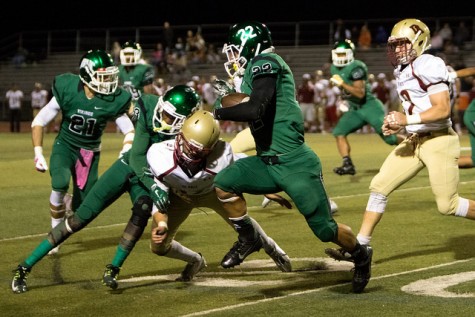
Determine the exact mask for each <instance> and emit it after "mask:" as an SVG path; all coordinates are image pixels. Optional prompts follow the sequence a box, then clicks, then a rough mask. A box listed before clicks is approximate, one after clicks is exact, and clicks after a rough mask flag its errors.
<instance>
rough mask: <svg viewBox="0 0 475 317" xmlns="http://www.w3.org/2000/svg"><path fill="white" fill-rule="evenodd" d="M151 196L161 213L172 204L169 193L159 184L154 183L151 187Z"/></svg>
mask: <svg viewBox="0 0 475 317" xmlns="http://www.w3.org/2000/svg"><path fill="white" fill-rule="evenodd" d="M150 197H151V198H152V200H153V203H154V204H155V206H157V208H158V210H159V211H160V212H161V213H166V212H167V210H168V206H170V200H169V199H168V193H167V192H166V191H164V190H163V189H161V188H160V187H159V186H158V185H157V184H153V185H152V187H151V188H150Z"/></svg>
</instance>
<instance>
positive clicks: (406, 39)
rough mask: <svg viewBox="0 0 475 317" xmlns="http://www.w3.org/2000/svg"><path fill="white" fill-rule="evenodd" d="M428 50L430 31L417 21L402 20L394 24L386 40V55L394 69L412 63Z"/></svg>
mask: <svg viewBox="0 0 475 317" xmlns="http://www.w3.org/2000/svg"><path fill="white" fill-rule="evenodd" d="M429 48H430V31H429V28H428V27H427V25H425V24H424V22H422V21H421V20H418V19H404V20H402V21H399V22H398V23H396V24H395V25H394V27H393V29H392V31H391V36H389V38H388V47H387V53H388V58H389V61H390V62H391V64H392V65H393V66H394V67H396V66H398V65H405V64H409V63H410V62H412V61H413V60H414V59H415V58H416V57H418V56H421V55H422V53H424V52H425V51H426V50H428V49H429Z"/></svg>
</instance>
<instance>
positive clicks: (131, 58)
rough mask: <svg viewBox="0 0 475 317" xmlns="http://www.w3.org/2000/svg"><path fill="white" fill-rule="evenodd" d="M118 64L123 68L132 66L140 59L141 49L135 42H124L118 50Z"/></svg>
mask: <svg viewBox="0 0 475 317" xmlns="http://www.w3.org/2000/svg"><path fill="white" fill-rule="evenodd" d="M119 55H120V63H121V64H122V65H124V66H134V65H137V64H138V63H139V62H140V59H141V58H142V47H141V46H140V44H139V43H136V42H125V43H124V45H122V49H121V50H120V53H119Z"/></svg>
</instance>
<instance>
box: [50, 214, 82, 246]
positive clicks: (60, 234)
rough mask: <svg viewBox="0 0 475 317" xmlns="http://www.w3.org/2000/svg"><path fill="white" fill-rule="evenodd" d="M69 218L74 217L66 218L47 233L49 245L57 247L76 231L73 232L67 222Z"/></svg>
mask: <svg viewBox="0 0 475 317" xmlns="http://www.w3.org/2000/svg"><path fill="white" fill-rule="evenodd" d="M70 218H74V215H72V216H70V217H68V218H67V219H66V220H65V221H62V222H60V223H59V224H58V225H57V226H56V227H54V228H53V229H52V230H51V231H50V232H49V233H48V241H49V242H50V243H51V244H53V245H59V244H61V243H62V242H63V241H64V240H66V239H67V238H68V237H69V236H70V235H71V234H73V233H74V232H76V231H77V230H76V231H74V229H73V228H71V225H70V222H69V221H68V220H69V219H70Z"/></svg>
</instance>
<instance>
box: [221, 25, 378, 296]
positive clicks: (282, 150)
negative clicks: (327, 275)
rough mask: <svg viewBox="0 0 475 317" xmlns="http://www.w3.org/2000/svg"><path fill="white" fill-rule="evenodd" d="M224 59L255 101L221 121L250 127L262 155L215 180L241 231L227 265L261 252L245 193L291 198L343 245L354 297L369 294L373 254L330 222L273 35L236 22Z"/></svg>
mask: <svg viewBox="0 0 475 317" xmlns="http://www.w3.org/2000/svg"><path fill="white" fill-rule="evenodd" d="M223 52H224V53H226V55H227V62H226V63H225V69H226V71H227V72H228V74H229V75H230V76H231V77H234V76H243V81H242V84H241V91H242V92H243V93H246V94H248V95H250V100H249V101H247V102H244V103H240V104H238V105H236V106H234V107H229V108H221V109H215V110H214V115H215V117H216V118H217V119H219V120H234V121H245V122H249V126H250V129H251V133H252V136H253V137H254V140H255V143H256V150H257V155H255V156H249V157H246V158H242V159H240V160H238V161H236V162H235V163H234V164H233V165H230V166H229V167H227V168H225V169H224V170H222V171H221V172H219V173H218V175H217V176H216V178H215V186H216V192H217V195H218V198H219V199H220V200H221V201H222V202H223V205H224V208H225V209H226V210H227V212H228V215H229V220H230V221H231V223H232V224H233V225H234V227H235V228H236V231H237V232H238V241H237V242H236V243H235V244H234V246H233V247H232V248H231V250H230V251H229V252H228V253H227V254H226V255H225V256H224V258H223V260H222V261H221V265H222V266H223V267H224V268H230V267H234V266H235V265H239V264H240V263H241V262H242V261H243V259H244V258H245V257H246V256H248V255H249V254H251V253H252V252H255V251H257V250H259V249H260V247H261V240H260V239H259V238H258V234H257V230H256V228H255V227H254V226H253V223H252V222H251V221H250V219H249V215H248V214H247V206H246V200H245V199H244V196H243V194H244V193H250V194H266V193H275V192H280V191H284V192H285V193H287V194H288V195H289V196H290V197H291V198H292V200H293V201H294V203H295V204H296V206H297V208H298V210H299V212H300V213H301V214H302V215H303V216H304V218H305V220H306V221H307V223H308V225H309V227H310V229H311V230H312V231H313V233H314V234H315V236H317V237H318V238H319V239H320V240H321V241H323V242H334V243H336V244H338V245H339V246H341V247H343V248H344V249H345V250H347V251H349V252H350V253H351V254H352V256H353V257H354V258H355V259H356V260H355V271H354V275H353V291H354V292H356V293H360V292H362V291H363V289H364V288H365V287H366V285H367V283H368V282H369V279H370V276H371V258H372V249H371V248H369V247H366V246H361V245H360V244H359V243H358V242H357V240H356V237H355V235H354V234H353V232H352V231H351V229H350V228H349V227H348V226H347V225H344V224H338V223H337V222H336V221H335V220H334V219H333V217H332V215H331V211H330V204H329V200H328V196H327V193H326V190H325V186H324V184H323V176H322V168H321V162H320V159H319V158H318V156H317V155H316V154H315V153H314V152H313V151H312V150H311V149H310V147H308V145H307V144H305V138H304V122H303V118H302V112H301V110H300V107H299V105H298V103H297V101H296V98H295V83H294V79H293V75H292V71H291V70H290V68H289V66H288V65H287V64H286V62H285V61H284V60H283V59H282V58H281V57H280V56H279V55H278V54H276V53H275V52H274V46H273V44H272V38H271V34H270V31H269V30H268V28H267V26H266V25H264V24H262V23H259V22H253V21H252V22H243V23H237V24H235V25H233V26H231V28H230V30H229V34H228V42H227V43H226V44H225V45H224V48H223Z"/></svg>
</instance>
